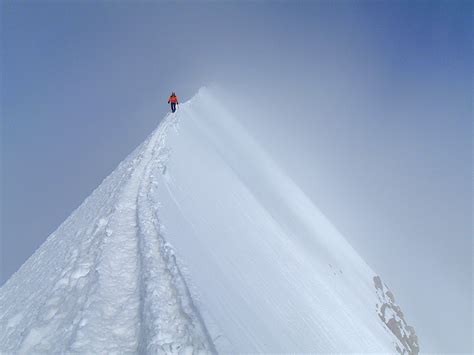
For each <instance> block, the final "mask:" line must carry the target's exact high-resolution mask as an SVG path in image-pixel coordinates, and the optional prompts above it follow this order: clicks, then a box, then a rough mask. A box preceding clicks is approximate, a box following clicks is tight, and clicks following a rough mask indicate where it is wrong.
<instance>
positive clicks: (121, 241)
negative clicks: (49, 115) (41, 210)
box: [0, 89, 418, 354]
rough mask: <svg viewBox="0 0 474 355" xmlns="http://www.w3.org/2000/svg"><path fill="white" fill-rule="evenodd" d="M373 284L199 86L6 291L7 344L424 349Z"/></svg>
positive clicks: (2, 342) (22, 348)
mask: <svg viewBox="0 0 474 355" xmlns="http://www.w3.org/2000/svg"><path fill="white" fill-rule="evenodd" d="M374 277H375V274H374V272H373V271H372V270H371V269H370V268H369V267H368V266H367V264H366V263H365V262H364V261H363V260H362V259H361V258H360V257H359V255H358V254H357V253H356V252H355V251H354V250H353V249H352V247H351V246H350V245H349V244H348V243H347V242H346V240H345V239H344V238H343V237H342V236H341V234H340V233H339V232H338V231H337V230H336V229H335V228H334V227H333V226H332V225H331V223H330V222H329V221H328V220H327V219H326V218H325V217H324V216H323V215H322V213H321V212H320V211H319V210H318V209H317V208H316V207H315V206H314V204H313V203H312V202H311V201H310V200H309V199H308V198H307V197H306V195H305V194H304V193H303V192H302V191H301V190H300V189H299V188H298V187H297V186H296V185H295V184H294V183H293V182H292V181H291V179H290V178H289V177H288V176H287V175H285V174H284V173H283V172H282V171H281V170H280V169H279V168H278V167H277V166H276V164H275V163H274V162H273V161H272V160H271V159H270V158H269V157H268V155H267V154H266V153H265V152H264V151H263V150H262V149H261V148H260V147H259V146H258V144H257V143H256V142H255V141H254V140H253V139H252V138H251V137H250V136H249V135H248V134H247V133H246V131H245V130H244V128H243V127H242V126H241V125H240V124H239V123H238V122H237V121H236V120H235V119H234V118H233V117H232V115H231V114H230V113H229V112H228V111H227V110H226V109H225V107H223V106H222V105H221V104H219V102H217V100H216V99H215V98H214V97H213V96H212V94H211V93H210V92H209V91H208V90H206V89H201V90H200V91H199V93H198V94H197V95H196V96H195V97H194V98H193V99H192V100H190V101H189V102H187V103H185V104H182V105H181V106H180V108H179V110H178V111H177V112H176V113H175V114H169V115H167V116H166V117H165V119H164V120H163V122H162V123H161V124H160V125H159V126H158V128H157V129H156V130H155V131H154V132H153V133H152V134H151V135H150V136H149V137H148V138H147V139H146V141H145V142H144V143H142V144H141V145H140V146H139V147H138V148H137V149H136V150H135V151H134V152H133V153H132V154H131V155H130V156H128V157H127V158H126V159H125V160H124V161H123V162H122V163H121V164H120V165H119V166H118V167H117V169H116V170H115V171H114V172H113V173H112V174H111V175H110V176H109V177H107V178H106V179H105V180H104V181H103V182H102V184H101V185H100V186H99V187H98V188H97V189H96V190H95V191H94V192H93V193H92V194H91V196H90V197H88V198H87V199H86V200H85V201H84V202H83V204H82V205H81V206H80V207H79V208H78V209H77V210H76V211H74V212H73V213H72V214H71V216H70V217H69V218H68V219H67V220H66V221H65V222H64V223H63V224H62V225H61V226H60V227H59V228H58V229H57V230H56V231H55V232H54V233H53V234H52V235H50V236H49V238H48V239H47V240H46V242H45V243H44V244H43V245H42V246H41V247H40V248H39V249H38V250H37V251H36V252H35V253H34V254H33V255H32V256H31V257H30V258H29V259H28V261H27V262H26V263H25V264H24V265H23V266H22V267H21V268H20V269H19V271H18V272H17V273H15V274H14V275H13V276H12V277H11V278H10V280H9V281H8V282H7V283H6V284H5V285H4V286H3V287H2V288H1V289H0V351H2V352H15V353H32V352H80V353H84V352H87V353H109V352H120V353H124V352H133V353H136V352H139V353H182V354H191V353H217V352H218V353H242V352H253V353H255V352H395V351H396V350H398V351H399V352H405V353H416V352H417V351H418V348H417V347H416V348H415V347H413V346H412V345H410V344H411V343H408V342H406V341H403V339H405V338H403V336H404V334H405V333H401V334H402V335H401V336H402V338H400V336H399V335H398V334H395V333H394V332H393V329H391V327H390V324H389V323H388V319H389V318H390V319H391V317H392V316H390V315H387V313H386V312H388V311H389V310H390V309H391V310H394V312H395V313H394V314H395V315H397V314H398V313H397V309H399V308H394V307H392V306H390V307H385V308H384V309H383V310H382V309H381V306H379V304H380V303H381V302H382V303H385V304H390V301H387V298H386V295H387V293H386V292H385V291H384V290H385V289H384V288H382V289H380V287H379V286H378V284H377V283H376V284H375V286H376V287H375V288H374V280H375V279H374ZM381 297H382V298H381ZM387 297H388V296H387ZM376 305H377V306H376ZM397 307H398V306H397ZM384 312H385V313H384ZM381 314H382V315H384V314H385V315H384V317H382V316H381ZM394 317H395V316H394ZM392 318H393V317H392ZM397 320H398V318H397ZM403 324H404V325H405V326H406V323H404V320H403ZM400 329H402V330H403V331H404V332H405V331H406V332H407V333H406V334H405V335H406V336H407V337H408V338H407V339H409V338H410V334H411V333H410V332H411V330H410V328H409V327H408V328H407V327H403V328H400ZM413 334H414V332H413ZM415 350H416V351H415Z"/></svg>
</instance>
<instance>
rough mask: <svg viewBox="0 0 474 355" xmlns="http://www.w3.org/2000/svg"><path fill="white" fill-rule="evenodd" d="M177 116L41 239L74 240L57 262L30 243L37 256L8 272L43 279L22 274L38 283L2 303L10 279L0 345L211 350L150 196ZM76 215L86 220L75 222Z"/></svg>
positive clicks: (54, 243) (0, 318)
mask: <svg viewBox="0 0 474 355" xmlns="http://www.w3.org/2000/svg"><path fill="white" fill-rule="evenodd" d="M177 116H178V114H174V115H168V116H167V117H166V118H165V120H164V121H163V122H162V124H161V125H160V126H159V127H158V129H157V130H155V131H154V132H153V133H152V134H151V135H150V136H149V137H148V139H147V140H146V141H145V142H144V143H143V144H142V145H141V146H139V147H138V148H137V149H136V150H135V151H134V152H133V153H132V154H131V155H130V156H129V157H128V158H127V159H126V160H125V161H124V162H123V163H121V164H120V165H119V167H118V169H117V170H118V171H117V172H116V173H113V174H111V175H110V176H109V177H107V178H106V179H105V180H104V183H105V184H103V185H105V187H99V188H98V189H97V190H96V191H94V193H93V194H92V195H91V196H90V197H89V198H87V199H86V201H84V203H83V204H82V205H81V206H80V207H79V208H78V209H77V210H76V211H75V212H74V213H73V214H72V215H71V217H70V218H68V219H67V220H66V221H65V222H64V223H63V225H61V226H60V227H59V228H58V230H57V231H56V232H55V233H53V234H52V235H51V236H50V237H49V238H48V240H47V241H46V242H45V244H44V245H45V246H46V249H51V248H53V249H58V250H61V248H62V247H65V246H67V245H68V243H67V240H70V239H73V240H74V244H73V245H74V247H69V249H68V250H64V251H63V252H62V253H61V256H62V258H58V259H60V260H48V259H46V257H44V258H43V257H42V256H43V255H48V254H49V253H47V252H45V250H38V251H37V252H36V253H35V254H38V256H39V259H40V261H39V262H36V263H33V262H29V261H27V262H26V263H25V265H24V266H23V267H22V268H21V269H20V270H19V271H18V272H17V273H16V274H15V275H14V276H13V277H12V278H11V280H14V278H15V277H25V276H26V278H28V275H29V274H32V270H34V269H37V268H42V269H43V271H44V273H43V277H44V279H42V280H31V282H32V284H34V283H36V284H37V287H36V288H35V287H34V286H33V287H32V288H31V289H30V290H29V291H31V293H30V294H26V293H24V294H22V296H20V297H17V298H18V300H17V302H16V303H14V304H15V306H10V307H9V308H5V307H3V306H2V304H7V302H5V300H7V299H11V298H12V297H15V296H13V295H15V294H16V293H18V290H16V289H14V288H13V287H9V284H10V285H11V284H13V282H11V281H9V282H7V284H5V286H4V287H3V288H2V289H1V291H2V292H1V293H0V351H1V352H18V353H31V352H52V351H54V352H58V351H59V352H70V351H71V352H87V353H90V352H92V353H103V352H112V353H113V352H120V353H124V352H125V353H127V352H139V353H183V354H188V353H215V352H216V351H215V348H214V345H213V344H212V340H211V338H210V336H209V334H208V331H207V329H206V327H205V325H204V323H203V321H202V318H201V316H200V314H199V311H198V309H197V308H196V307H195V305H194V304H193V301H192V299H191V296H190V292H189V290H188V288H187V285H186V282H185V281H184V278H183V277H182V275H181V272H180V270H179V268H178V266H177V263H176V259H175V256H174V252H173V249H172V248H171V246H170V245H169V244H168V243H166V241H165V240H164V238H163V237H162V236H161V234H160V227H161V226H160V224H159V221H158V219H157V213H156V212H157V207H156V204H157V203H158V201H154V200H153V196H152V193H153V191H154V190H153V189H154V186H155V185H156V181H155V180H154V176H155V175H156V174H161V173H163V172H164V169H165V166H166V165H165V163H166V160H167V157H168V151H167V148H166V147H165V140H166V132H167V130H168V129H170V128H171V127H174V128H176V124H177V119H178V117H177ZM107 181H111V182H112V183H109V184H107V183H106V182H107ZM104 195H105V196H106V198H103V196H104ZM108 206H113V207H112V208H111V207H108ZM74 216H75V217H76V218H74ZM84 217H85V218H86V219H87V220H88V221H90V223H89V225H88V226H87V228H82V229H81V228H77V226H76V220H81V219H82V218H84ZM72 231H74V232H72ZM70 244H72V243H69V245H70ZM32 259H33V258H32ZM47 269H49V270H47ZM51 275H55V276H54V277H53V276H51ZM48 277H49V278H48ZM36 295H38V297H36V298H35V296H36ZM41 295H43V296H41ZM11 303H12V302H8V304H11ZM24 305H28V306H27V307H23V306H24ZM26 315H28V317H26ZM31 315H34V316H33V317H31ZM32 319H33V320H32ZM18 330H22V331H18ZM58 334H62V336H60V337H58Z"/></svg>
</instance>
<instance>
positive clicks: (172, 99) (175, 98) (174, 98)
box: [168, 92, 179, 112]
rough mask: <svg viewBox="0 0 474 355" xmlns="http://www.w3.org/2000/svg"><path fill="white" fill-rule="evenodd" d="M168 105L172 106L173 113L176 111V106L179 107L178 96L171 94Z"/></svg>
mask: <svg viewBox="0 0 474 355" xmlns="http://www.w3.org/2000/svg"><path fill="white" fill-rule="evenodd" d="M168 103H169V104H171V112H175V111H176V105H179V102H178V96H176V94H175V93H174V92H172V93H171V96H170V97H169V99H168Z"/></svg>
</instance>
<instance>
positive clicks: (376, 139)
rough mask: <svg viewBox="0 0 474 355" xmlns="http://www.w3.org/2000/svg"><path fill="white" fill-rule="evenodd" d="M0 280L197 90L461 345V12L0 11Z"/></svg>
mask: <svg viewBox="0 0 474 355" xmlns="http://www.w3.org/2000/svg"><path fill="white" fill-rule="evenodd" d="M1 7H2V8H1V16H2V17H1V42H2V50H1V53H2V55H1V60H2V70H1V73H2V87H1V90H2V91H1V129H2V136H1V142H2V143H1V151H2V156H1V158H2V166H1V179H2V184H1V186H2V190H1V194H2V195H1V201H2V205H1V217H2V219H1V241H2V244H1V245H2V254H1V257H2V259H1V284H3V283H4V282H5V281H6V280H7V279H8V278H9V276H10V275H11V274H12V273H13V272H15V271H16V270H17V269H18V268H19V267H20V265H21V264H22V263H23V262H24V261H25V260H26V259H27V258H28V257H29V256H30V255H31V254H32V253H33V252H34V250H36V248H37V247H39V245H41V243H42V242H43V241H44V240H45V239H46V237H47V236H48V235H49V234H50V233H51V232H53V231H54V230H55V229H56V227H57V226H58V225H59V224H60V223H61V222H62V221H63V220H64V219H65V218H66V217H67V216H68V215H69V214H70V213H71V212H72V211H73V210H74V209H75V208H76V207H77V206H78V205H79V204H80V203H81V202H82V201H83V199H84V198H85V197H87V196H88V195H89V194H90V193H91V192H92V191H93V189H94V188H95V187H97V186H98V184H99V183H100V182H101V181H102V179H103V178H105V176H107V175H108V174H109V173H110V172H111V171H112V170H113V169H114V168H115V167H116V165H117V164H118V163H119V162H120V161H121V160H122V159H123V158H124V157H125V156H126V155H127V154H128V153H129V152H131V150H132V149H133V148H135V147H136V146H137V145H138V144H139V143H140V142H141V141H142V140H143V139H144V138H145V137H146V136H147V135H148V134H149V133H150V132H151V130H152V129H153V128H154V127H155V126H156V125H157V124H158V123H159V121H160V120H161V118H162V117H163V116H164V114H165V113H166V112H167V110H168V107H167V105H166V99H167V96H168V95H169V92H170V91H171V90H174V91H176V92H177V93H178V96H180V98H181V100H186V99H188V98H190V97H191V96H192V95H193V94H194V93H195V92H196V91H197V90H198V88H199V87H201V86H203V85H211V86H214V87H217V88H219V90H220V91H221V93H222V95H223V96H224V97H226V99H225V100H226V102H227V104H228V105H229V106H233V109H234V110H237V111H239V112H241V113H242V115H241V119H242V121H243V124H244V125H245V126H246V127H247V128H248V129H249V130H250V132H251V133H252V134H253V135H254V136H255V137H256V138H257V139H258V140H259V141H261V142H262V144H263V146H264V147H265V148H266V149H267V150H268V151H269V152H270V154H271V155H272V156H273V157H274V158H275V159H276V161H277V162H278V163H279V164H280V165H281V166H282V167H283V168H284V169H285V170H286V171H289V172H290V175H291V176H292V177H293V178H294V180H295V181H296V182H297V183H298V184H299V185H300V186H301V187H302V188H303V189H304V190H305V191H306V192H307V193H308V195H309V196H310V197H311V198H312V199H313V201H314V202H315V203H316V205H317V206H318V207H319V208H320V209H321V210H322V211H323V212H324V213H325V214H326V215H327V216H328V217H329V218H330V220H331V221H332V222H333V223H334V224H335V225H336V226H337V227H338V228H339V229H340V230H341V232H342V233H343V234H344V235H345V236H346V238H347V239H348V240H349V241H350V242H351V243H352V244H353V245H354V247H355V248H356V249H357V250H358V251H359V253H360V254H361V255H362V256H363V257H364V258H365V259H366V260H367V262H368V263H369V264H370V265H371V266H372V267H373V269H374V270H376V271H377V272H378V273H380V274H381V275H382V278H383V279H384V280H385V282H386V283H387V284H388V285H389V286H390V287H391V288H392V289H393V290H394V293H395V295H396V298H397V301H398V302H399V304H400V305H401V307H402V309H404V311H405V313H406V315H407V319H408V321H409V322H410V323H412V324H413V325H414V326H415V328H416V329H417V332H418V334H419V336H420V342H421V346H422V349H423V350H425V351H438V352H456V351H458V352H461V351H463V352H469V351H470V350H471V349H472V343H471V335H472V318H471V316H472V254H473V253H472V251H473V250H472V229H471V228H472V227H471V216H472V213H471V200H472V193H471V172H472V156H471V153H472V145H471V144H472V143H471V135H472V128H471V119H472V64H471V63H472V62H473V58H472V3H471V2H469V1H430V2H427V1H371V2H361V1H359V2H357V1H336V2H325V1H317V2H316V1H315V2H226V3H217V2H199V3H193V4H191V3H187V2H178V3H168V2H153V1H146V2H131V1H130V2H129V1H122V2H110V1H103V2H89V1H73V2H58V1H36V2H21V3H20V2H15V1H3V2H1Z"/></svg>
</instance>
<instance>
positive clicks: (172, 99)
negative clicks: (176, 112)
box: [168, 95, 178, 104]
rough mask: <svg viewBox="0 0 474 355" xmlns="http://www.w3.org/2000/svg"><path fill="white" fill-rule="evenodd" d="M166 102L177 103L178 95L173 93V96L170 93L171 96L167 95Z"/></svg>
mask: <svg viewBox="0 0 474 355" xmlns="http://www.w3.org/2000/svg"><path fill="white" fill-rule="evenodd" d="M168 103H175V104H177V103H178V96H176V95H174V96H173V95H171V96H170V97H169V99H168Z"/></svg>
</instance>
